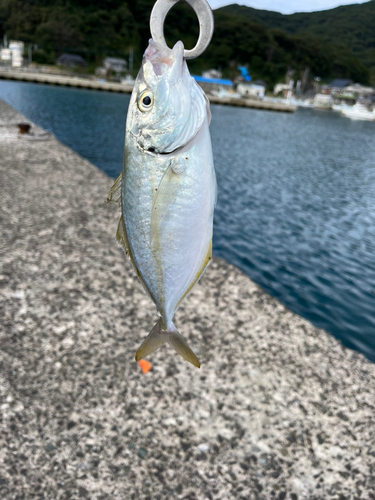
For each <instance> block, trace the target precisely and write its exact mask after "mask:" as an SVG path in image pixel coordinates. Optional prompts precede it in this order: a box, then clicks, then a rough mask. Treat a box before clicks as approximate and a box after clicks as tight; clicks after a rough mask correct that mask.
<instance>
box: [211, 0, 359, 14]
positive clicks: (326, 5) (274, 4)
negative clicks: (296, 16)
mask: <svg viewBox="0 0 375 500" xmlns="http://www.w3.org/2000/svg"><path fill="white" fill-rule="evenodd" d="M208 3H209V4H210V5H211V7H212V8H213V9H217V8H218V7H223V6H224V5H230V4H233V3H239V4H240V5H247V6H248V7H253V8H254V9H263V10H273V11H276V12H282V13H283V14H292V13H293V12H314V11H317V10H327V9H333V8H334V7H338V6H339V5H350V4H354V3H364V0H304V1H303V2H302V1H301V0H242V1H241V0H233V1H230V0H208Z"/></svg>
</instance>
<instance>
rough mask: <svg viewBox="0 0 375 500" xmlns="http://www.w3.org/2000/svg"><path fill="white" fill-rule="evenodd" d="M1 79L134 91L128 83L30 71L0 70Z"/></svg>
mask: <svg viewBox="0 0 375 500" xmlns="http://www.w3.org/2000/svg"><path fill="white" fill-rule="evenodd" d="M0 79H3V80H16V81H20V82H34V83H47V84H49V85H62V86H65V87H80V88H85V89H92V90H107V91H110V92H124V93H125V94H129V93H131V92H132V90H133V85H129V84H126V83H124V84H123V83H112V82H100V81H97V80H90V79H89V78H80V77H76V76H74V77H69V76H65V75H51V74H48V73H33V72H29V71H27V72H26V71H11V70H6V71H4V70H1V69H0Z"/></svg>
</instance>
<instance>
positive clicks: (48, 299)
mask: <svg viewBox="0 0 375 500" xmlns="http://www.w3.org/2000/svg"><path fill="white" fill-rule="evenodd" d="M25 121H26V122H29V123H30V121H29V120H27V119H26V118H25V117H23V116H22V115H21V114H19V113H18V112H16V111H15V110H13V109H12V108H11V107H10V106H8V105H7V104H5V103H4V102H3V101H1V100H0V158H1V160H2V161H1V162H0V186H1V187H2V190H1V200H2V202H1V213H0V217H1V221H2V224H1V228H0V231H1V234H0V254H1V258H0V266H1V267H0V307H1V312H2V315H1V316H2V321H1V330H0V358H1V366H2V369H1V370H0V396H1V402H0V409H1V415H2V421H1V423H0V427H1V430H2V436H3V443H2V452H1V454H0V493H1V495H0V496H1V498H2V499H4V500H13V499H14V498H18V496H20V497H21V496H22V495H23V496H24V498H31V497H32V496H33V497H38V498H39V497H40V498H54V499H60V498H61V499H65V498H66V499H68V498H69V499H78V498H82V497H86V498H90V500H91V499H93V500H96V499H98V500H99V498H100V499H108V500H117V499H118V500H124V499H133V498H134V500H135V499H137V500H138V499H143V498H144V499H148V498H150V499H152V500H154V499H155V500H156V499H160V500H164V499H167V498H171V499H197V500H201V499H202V500H206V499H207V498H210V499H215V500H219V499H225V500H227V499H228V500H232V499H233V500H255V499H257V500H269V499H277V500H283V499H291V500H312V499H316V500H326V499H327V498H332V499H333V500H338V499H343V498H347V499H353V498H359V499H363V500H370V499H371V498H372V497H371V495H372V494H373V492H374V491H375V477H374V474H373V470H374V467H375V436H374V433H373V431H372V429H373V425H374V424H373V414H374V401H375V398H374V396H375V365H374V364H372V363H370V362H369V361H367V360H366V359H365V358H364V356H363V355H361V354H359V353H357V352H354V351H351V350H349V349H347V348H345V347H343V345H342V344H341V343H340V342H339V341H337V340H336V339H335V338H333V337H332V336H330V335H329V334H328V333H326V332H324V331H323V330H319V329H317V328H315V327H313V326H312V325H311V324H310V323H309V322H308V321H306V320H304V319H303V318H300V317H298V316H297V315H295V314H294V313H292V312H290V311H289V310H288V309H286V308H285V307H284V306H283V305H281V304H280V303H279V302H278V301H277V300H276V299H274V298H272V297H270V296H269V295H267V294H266V293H265V292H264V291H263V290H262V289H261V288H260V287H259V286H258V285H256V284H255V283H253V282H252V281H251V280H250V278H248V277H247V276H245V275H244V274H243V273H242V272H240V271H239V270H238V269H236V268H235V267H233V266H231V265H229V264H227V263H226V262H224V261H223V260H221V259H218V258H214V259H213V262H212V264H211V265H210V266H209V268H208V269H207V271H206V273H205V275H204V277H203V278H202V280H201V281H200V282H199V284H197V285H196V286H195V287H194V289H193V291H192V292H191V294H190V295H189V296H188V297H187V298H186V299H185V300H184V302H183V303H182V305H181V307H180V309H179V310H178V312H177V314H176V326H177V327H178V329H179V331H180V332H181V334H182V335H183V336H184V337H185V338H186V339H187V341H188V343H189V345H191V347H192V349H194V351H195V352H196V354H197V356H198V358H199V360H200V362H201V369H200V370H198V369H195V368H194V367H191V366H190V365H188V364H187V363H185V362H184V361H183V360H182V359H181V358H180V357H178V356H177V355H175V354H174V352H173V351H172V350H171V349H170V348H168V347H167V346H164V347H163V348H161V349H159V350H158V351H157V352H156V353H155V354H154V355H152V356H150V357H149V358H148V360H149V361H150V362H151V363H152V366H153V368H152V370H151V371H150V372H148V373H147V374H142V372H141V370H140V368H139V366H138V365H137V363H135V361H134V354H135V351H136V349H137V347H138V346H139V344H140V342H141V340H142V339H143V338H144V337H145V336H146V335H147V334H148V332H149V331H150V329H151V328H152V326H153V325H154V323H155V320H156V313H155V308H154V306H153V304H152V303H151V301H150V300H149V299H148V297H147V296H146V295H145V293H144V292H143V290H142V287H141V285H140V284H139V282H138V281H137V279H136V278H135V276H134V273H133V271H132V270H131V266H130V264H129V262H128V261H127V260H126V258H125V256H124V255H123V253H122V251H121V249H120V247H119V246H118V245H116V243H115V232H116V227H117V223H118V218H119V212H118V209H117V207H115V206H109V205H105V204H104V202H105V199H106V196H107V192H108V190H109V188H110V186H111V184H112V182H113V181H112V179H109V178H108V177H107V176H106V175H105V174H104V173H103V172H101V171H100V170H99V169H97V168H96V167H95V166H93V165H92V164H90V163H89V162H88V161H87V160H85V159H83V158H82V157H80V156H79V155H77V154H76V153H74V152H73V151H72V150H70V149H69V148H68V147H66V146H64V145H63V144H61V143H60V142H59V141H58V140H57V139H56V138H55V137H53V136H49V137H44V139H47V140H42V139H43V136H41V135H35V136H31V137H29V136H19V135H18V132H17V127H16V124H17V123H19V122H25ZM32 131H33V132H35V134H39V133H42V132H43V131H42V129H40V128H38V127H37V126H35V125H33V127H32ZM32 139H34V140H32Z"/></svg>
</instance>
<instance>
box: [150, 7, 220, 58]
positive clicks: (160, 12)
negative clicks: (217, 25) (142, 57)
mask: <svg viewBox="0 0 375 500" xmlns="http://www.w3.org/2000/svg"><path fill="white" fill-rule="evenodd" d="M185 1H186V2H187V3H188V4H190V5H191V7H193V9H194V11H195V13H196V14H197V17H198V21H199V37H198V41H197V44H196V46H195V47H194V48H193V49H191V50H184V57H185V59H194V58H196V57H198V56H200V55H201V54H203V52H204V51H205V50H206V49H207V47H208V45H209V44H210V41H211V38H212V35H213V32H214V16H213V14H212V10H211V7H210V6H209V5H208V2H207V0H185ZM178 2H180V0H157V1H156V3H155V5H154V8H153V9H152V12H151V18H150V30H151V36H152V39H153V40H154V42H157V43H159V44H161V45H164V46H165V47H167V44H166V41H165V38H164V21H165V18H166V17H167V14H168V12H169V11H170V9H171V8H172V7H173V6H174V5H176V3H178Z"/></svg>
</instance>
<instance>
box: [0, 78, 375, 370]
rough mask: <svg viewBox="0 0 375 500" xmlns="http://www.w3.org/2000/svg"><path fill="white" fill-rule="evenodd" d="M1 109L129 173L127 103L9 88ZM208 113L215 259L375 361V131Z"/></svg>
mask: <svg viewBox="0 0 375 500" xmlns="http://www.w3.org/2000/svg"><path fill="white" fill-rule="evenodd" d="M0 98H1V99H4V100H5V101H6V102H8V103H9V104H10V105H12V106H13V107H14V108H15V109H17V110H18V111H20V112H21V113H23V114H24V115H25V116H26V117H28V118H29V119H30V120H32V121H34V122H35V123H37V124H38V125H40V126H42V127H43V128H45V129H47V130H49V131H51V132H52V133H54V134H55V135H56V136H57V137H58V138H59V139H60V140H61V141H62V142H63V143H65V144H66V145H67V146H69V147H71V148H72V149H73V150H75V151H76V152H77V153H79V154H81V155H82V156H83V157H85V158H87V159H88V160H90V161H91V162H92V163H94V164H95V165H97V166H98V167H99V168H101V169H103V170H104V171H105V172H106V173H107V174H108V175H110V176H112V177H116V176H117V175H118V173H119V172H120V170H121V165H122V150H123V143H124V130H125V118H126V111H127V106H128V103H129V96H128V95H124V94H113V93H107V92H96V91H88V90H81V89H71V88H62V87H52V86H46V85H38V84H30V83H21V82H9V81H0ZM211 110H212V124H211V134H212V142H213V150H214V159H215V167H216V171H217V178H218V186H219V195H218V206H217V208H216V213H215V221H214V254H215V255H217V256H219V257H222V258H224V259H225V260H226V261H228V262H230V263H232V264H234V265H236V266H237V267H239V268H240V269H242V270H243V271H244V272H245V273H246V274H247V275H249V276H250V277H251V278H252V279H253V280H254V281H256V282H257V283H258V284H260V285H261V286H262V287H263V288H264V289H265V290H266V291H267V292H269V293H270V294H271V295H273V296H275V297H276V298H277V299H279V300H280V301H281V302H282V303H284V304H285V305H286V306H288V307H289V308H290V309H291V310H292V311H294V312H296V313H297V314H300V315H301V316H304V317H305V318H307V319H308V320H310V321H311V322H312V323H313V324H315V325H316V326H318V327H321V328H324V329H325V330H327V331H328V332H330V333H332V334H333V335H335V336H336V337H337V338H339V339H340V340H341V341H342V342H343V343H344V344H345V345H347V346H348V347H351V348H354V349H357V350H359V351H361V352H363V353H364V354H365V355H366V356H367V357H368V358H369V359H371V360H372V361H375V259H374V256H375V141H374V137H375V123H371V122H358V121H357V122H353V121H351V120H349V119H346V118H343V117H341V116H340V115H339V114H337V113H334V112H330V111H315V110H310V109H299V110H298V111H297V112H296V113H294V114H289V113H288V114H287V113H285V114H284V113H272V112H265V111H260V110H254V109H242V108H232V107H229V106H216V105H215V106H212V107H211ZM0 161H1V159H0ZM106 194H107V193H103V200H104V199H105V197H106Z"/></svg>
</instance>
